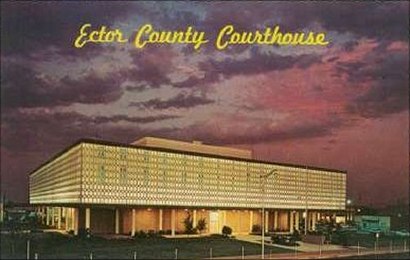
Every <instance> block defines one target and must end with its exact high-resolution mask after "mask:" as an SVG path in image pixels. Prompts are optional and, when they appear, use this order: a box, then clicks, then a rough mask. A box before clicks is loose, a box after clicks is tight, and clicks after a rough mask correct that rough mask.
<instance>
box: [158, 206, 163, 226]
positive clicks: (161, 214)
mask: <svg viewBox="0 0 410 260" xmlns="http://www.w3.org/2000/svg"><path fill="white" fill-rule="evenodd" d="M158 214H159V217H158V219H159V220H158V230H162V229H163V228H162V222H163V221H162V218H163V217H162V216H163V212H162V209H159V211H158Z"/></svg>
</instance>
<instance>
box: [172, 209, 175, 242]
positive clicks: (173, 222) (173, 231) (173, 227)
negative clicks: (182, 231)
mask: <svg viewBox="0 0 410 260" xmlns="http://www.w3.org/2000/svg"><path fill="white" fill-rule="evenodd" d="M171 236H173V237H174V236H175V209H172V210H171Z"/></svg>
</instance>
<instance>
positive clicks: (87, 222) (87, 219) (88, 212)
mask: <svg viewBox="0 0 410 260" xmlns="http://www.w3.org/2000/svg"><path fill="white" fill-rule="evenodd" d="M85 228H86V229H87V228H88V229H90V228H91V210H90V208H86V209H85Z"/></svg>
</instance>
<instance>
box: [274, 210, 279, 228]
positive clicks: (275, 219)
mask: <svg viewBox="0 0 410 260" xmlns="http://www.w3.org/2000/svg"><path fill="white" fill-rule="evenodd" d="M273 229H274V230H276V229H278V211H277V210H275V212H274V213H273Z"/></svg>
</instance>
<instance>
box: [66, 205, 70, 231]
mask: <svg viewBox="0 0 410 260" xmlns="http://www.w3.org/2000/svg"><path fill="white" fill-rule="evenodd" d="M70 220H71V209H70V208H66V210H65V231H69V230H70V227H71V226H70V225H69V224H71V222H70Z"/></svg>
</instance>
